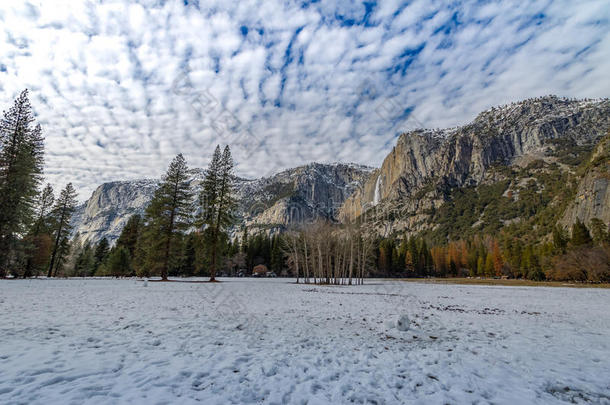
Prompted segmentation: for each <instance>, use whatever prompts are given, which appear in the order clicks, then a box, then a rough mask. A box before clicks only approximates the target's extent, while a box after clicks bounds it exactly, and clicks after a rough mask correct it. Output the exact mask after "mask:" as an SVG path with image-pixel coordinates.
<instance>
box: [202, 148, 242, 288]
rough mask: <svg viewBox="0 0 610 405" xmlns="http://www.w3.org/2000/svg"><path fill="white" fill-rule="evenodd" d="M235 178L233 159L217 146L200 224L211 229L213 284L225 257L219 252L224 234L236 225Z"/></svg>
mask: <svg viewBox="0 0 610 405" xmlns="http://www.w3.org/2000/svg"><path fill="white" fill-rule="evenodd" d="M234 191H235V175H234V174H233V158H232V157H231V150H230V148H229V146H228V145H227V146H226V147H225V149H224V151H223V152H222V155H221V154H220V146H216V149H215V150H214V155H213V156H212V160H211V162H210V165H209V167H208V170H207V172H206V176H205V179H204V181H203V189H202V192H201V194H200V196H199V201H200V204H201V208H202V209H201V216H200V218H199V221H198V224H199V225H201V226H203V225H206V226H208V227H209V229H211V231H212V232H211V234H210V235H209V236H210V240H209V242H210V243H209V246H210V249H211V255H212V257H211V263H210V280H214V279H215V276H216V266H217V263H218V259H219V258H220V257H221V254H220V253H221V252H220V248H219V242H220V239H221V238H222V237H223V235H222V234H223V233H224V232H225V231H226V229H227V228H228V227H229V226H231V225H232V224H233V223H234V221H235V217H234V211H235V208H236V206H237V203H236V201H235V196H234Z"/></svg>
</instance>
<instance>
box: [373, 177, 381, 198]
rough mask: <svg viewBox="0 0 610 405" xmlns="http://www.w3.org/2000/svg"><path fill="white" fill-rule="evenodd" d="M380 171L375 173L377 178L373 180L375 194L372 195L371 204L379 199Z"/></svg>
mask: <svg viewBox="0 0 610 405" xmlns="http://www.w3.org/2000/svg"><path fill="white" fill-rule="evenodd" d="M381 181H382V180H381V173H379V174H378V175H377V180H376V181H375V194H374V195H373V205H377V204H379V201H381Z"/></svg>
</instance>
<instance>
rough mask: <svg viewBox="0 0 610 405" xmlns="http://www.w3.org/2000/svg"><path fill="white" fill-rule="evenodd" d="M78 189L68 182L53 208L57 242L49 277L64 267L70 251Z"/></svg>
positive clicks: (54, 247) (52, 219) (52, 218)
mask: <svg viewBox="0 0 610 405" xmlns="http://www.w3.org/2000/svg"><path fill="white" fill-rule="evenodd" d="M76 203H77V201H76V191H75V190H74V187H72V183H68V184H67V185H66V188H64V189H63V190H62V191H61V193H60V194H59V197H58V198H57V201H55V205H54V206H53V209H52V210H51V221H52V222H53V224H54V225H53V228H54V229H53V232H54V237H55V244H54V246H53V251H52V253H51V261H50V263H49V271H48V273H47V276H48V277H52V276H54V275H57V274H58V273H59V272H60V270H61V269H62V267H63V265H64V264H65V261H66V259H67V256H68V253H69V252H70V239H69V238H70V231H71V229H72V227H71V225H70V222H71V220H72V215H73V214H74V211H75V210H76Z"/></svg>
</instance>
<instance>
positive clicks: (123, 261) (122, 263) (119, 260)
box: [105, 246, 131, 277]
mask: <svg viewBox="0 0 610 405" xmlns="http://www.w3.org/2000/svg"><path fill="white" fill-rule="evenodd" d="M105 270H106V271H105V273H106V275H110V276H113V277H124V276H129V275H131V257H130V256H129V250H127V248H125V247H124V246H118V247H116V248H114V249H112V251H111V252H110V253H109V255H108V260H107V263H106V266H105Z"/></svg>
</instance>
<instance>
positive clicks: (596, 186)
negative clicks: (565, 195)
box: [561, 136, 610, 226]
mask: <svg viewBox="0 0 610 405" xmlns="http://www.w3.org/2000/svg"><path fill="white" fill-rule="evenodd" d="M593 218H599V219H601V220H602V221H604V223H605V224H610V136H608V137H606V138H604V139H603V140H602V141H601V142H600V144H599V145H598V147H597V148H596V149H595V152H594V153H593V155H592V157H591V161H590V162H589V164H588V165H587V167H586V171H585V174H584V176H583V177H582V179H581V180H580V182H579V184H578V190H577V192H576V198H575V199H574V201H573V202H572V203H571V204H570V205H569V207H568V209H567V210H566V212H565V213H564V215H563V217H562V219H561V223H562V224H563V225H564V226H569V225H571V224H573V223H574V222H576V220H577V219H579V220H580V221H581V222H583V223H585V224H587V225H588V224H589V223H590V222H591V219H593Z"/></svg>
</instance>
